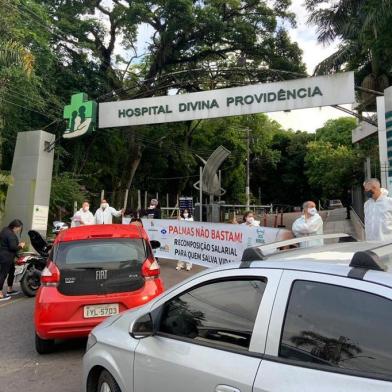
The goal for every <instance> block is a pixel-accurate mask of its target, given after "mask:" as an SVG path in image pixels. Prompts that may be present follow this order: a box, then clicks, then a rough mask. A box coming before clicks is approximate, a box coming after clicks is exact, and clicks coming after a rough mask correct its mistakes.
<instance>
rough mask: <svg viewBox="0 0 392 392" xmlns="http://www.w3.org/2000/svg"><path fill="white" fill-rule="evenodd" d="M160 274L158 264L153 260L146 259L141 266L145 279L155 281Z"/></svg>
mask: <svg viewBox="0 0 392 392" xmlns="http://www.w3.org/2000/svg"><path fill="white" fill-rule="evenodd" d="M160 273H161V269H160V268H159V264H158V262H157V261H156V260H155V259H147V260H146V261H145V262H144V263H143V265H142V276H144V277H145V278H146V279H155V278H157V277H158V276H159V274H160Z"/></svg>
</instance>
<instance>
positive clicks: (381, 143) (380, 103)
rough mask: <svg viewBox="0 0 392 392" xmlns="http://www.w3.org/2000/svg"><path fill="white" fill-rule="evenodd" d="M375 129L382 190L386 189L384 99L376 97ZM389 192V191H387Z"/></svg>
mask: <svg viewBox="0 0 392 392" xmlns="http://www.w3.org/2000/svg"><path fill="white" fill-rule="evenodd" d="M377 128H378V149H379V157H380V181H381V186H382V187H383V188H386V189H388V150H387V132H386V126H385V100H384V97H377ZM388 190H389V191H391V190H390V189H388Z"/></svg>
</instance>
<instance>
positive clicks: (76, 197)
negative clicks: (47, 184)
mask: <svg viewBox="0 0 392 392" xmlns="http://www.w3.org/2000/svg"><path fill="white" fill-rule="evenodd" d="M86 197H87V195H86V192H85V191H84V190H83V188H82V187H81V185H80V180H78V179H77V178H75V177H73V176H72V174H71V173H63V174H62V175H61V176H59V177H54V178H53V180H52V189H51V194H50V206H49V213H50V216H51V217H52V218H56V219H59V217H60V215H61V216H62V217H64V216H68V217H69V216H71V215H72V213H73V206H74V202H75V201H76V202H78V205H80V204H81V203H83V201H84V200H85V199H86Z"/></svg>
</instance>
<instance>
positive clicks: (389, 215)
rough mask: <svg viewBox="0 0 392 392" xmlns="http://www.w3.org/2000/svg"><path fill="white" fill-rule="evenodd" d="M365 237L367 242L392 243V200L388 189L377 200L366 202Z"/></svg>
mask: <svg viewBox="0 0 392 392" xmlns="http://www.w3.org/2000/svg"><path fill="white" fill-rule="evenodd" d="M365 236H366V240H367V241H392V198H390V197H388V191H387V190H386V189H382V190H381V195H380V196H379V198H378V199H377V200H374V199H373V198H371V199H369V200H367V201H366V202H365Z"/></svg>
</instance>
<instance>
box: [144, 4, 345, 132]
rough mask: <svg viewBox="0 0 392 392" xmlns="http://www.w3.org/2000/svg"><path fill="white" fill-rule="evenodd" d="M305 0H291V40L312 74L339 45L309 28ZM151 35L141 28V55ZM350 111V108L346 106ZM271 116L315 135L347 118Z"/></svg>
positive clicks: (321, 113) (319, 112) (322, 111)
mask: <svg viewBox="0 0 392 392" xmlns="http://www.w3.org/2000/svg"><path fill="white" fill-rule="evenodd" d="M303 3H304V0H292V6H291V10H292V11H293V12H294V13H295V14H296V16H297V28H296V29H290V30H289V33H290V36H291V39H292V40H293V41H295V42H297V43H298V45H299V47H300V48H301V49H302V51H303V60H304V62H305V64H306V67H307V71H308V74H310V75H311V74H312V73H313V71H314V68H315V66H316V65H317V64H318V63H319V62H321V61H322V60H323V59H325V58H326V57H328V56H329V55H331V54H332V53H333V52H334V51H335V50H336V48H337V44H334V45H329V46H324V45H322V44H319V43H318V42H317V38H316V27H314V26H309V25H307V24H306V20H307V12H306V10H305V7H304V5H303ZM151 34H152V29H151V28H149V26H148V25H142V26H141V27H140V28H139V42H138V45H137V47H138V48H137V49H138V53H139V54H140V53H144V52H145V51H146V47H147V42H148V41H149V39H150V37H151ZM346 107H348V108H350V107H351V105H348V106H346ZM269 116H270V117H271V118H273V119H274V120H276V121H278V122H279V123H280V124H282V126H283V127H284V128H287V129H288V128H292V129H294V130H302V131H307V132H314V131H315V130H316V129H317V128H320V127H321V126H323V124H324V123H325V122H326V121H327V120H329V119H332V118H338V117H342V116H347V115H346V114H345V113H343V112H341V111H339V110H337V109H334V108H331V107H324V108H315V109H302V110H295V111H291V112H288V113H284V112H276V113H270V114H269Z"/></svg>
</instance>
